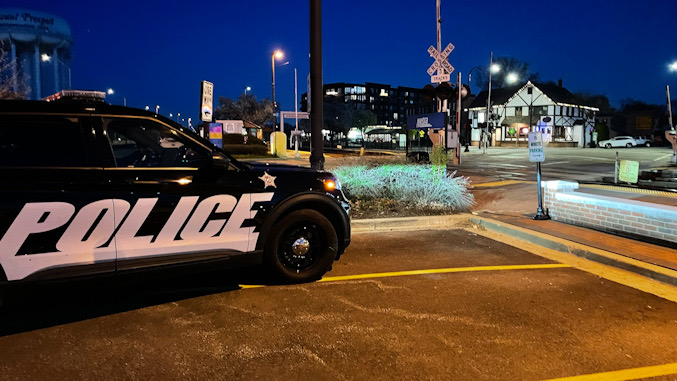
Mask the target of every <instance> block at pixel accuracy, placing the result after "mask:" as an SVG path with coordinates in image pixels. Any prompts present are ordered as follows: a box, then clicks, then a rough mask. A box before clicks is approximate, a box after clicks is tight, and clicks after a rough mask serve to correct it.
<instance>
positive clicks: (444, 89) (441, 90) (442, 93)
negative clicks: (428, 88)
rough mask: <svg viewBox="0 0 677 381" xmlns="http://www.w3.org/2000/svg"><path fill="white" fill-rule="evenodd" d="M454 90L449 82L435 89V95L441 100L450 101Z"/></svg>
mask: <svg viewBox="0 0 677 381" xmlns="http://www.w3.org/2000/svg"><path fill="white" fill-rule="evenodd" d="M453 90H454V89H452V88H451V85H449V83H448V82H442V83H440V84H439V85H437V87H436V88H435V94H437V97H438V98H439V99H449V98H450V97H451V94H452V92H453Z"/></svg>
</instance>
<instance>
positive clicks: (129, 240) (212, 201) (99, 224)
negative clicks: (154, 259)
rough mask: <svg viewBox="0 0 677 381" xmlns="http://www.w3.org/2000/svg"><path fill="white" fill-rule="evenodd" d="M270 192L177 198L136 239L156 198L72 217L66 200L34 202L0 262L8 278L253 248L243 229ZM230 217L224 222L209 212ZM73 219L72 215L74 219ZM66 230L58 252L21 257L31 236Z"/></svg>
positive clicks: (109, 204)
mask: <svg viewBox="0 0 677 381" xmlns="http://www.w3.org/2000/svg"><path fill="white" fill-rule="evenodd" d="M273 194H274V193H273V192H267V193H247V194H243V195H242V196H241V197H240V199H239V200H238V199H236V198H235V197H234V196H231V195H227V194H219V195H214V196H211V197H208V198H205V199H203V200H202V201H200V200H199V197H198V196H184V197H181V199H180V200H179V202H178V203H177V205H176V207H175V208H174V210H173V211H172V213H171V215H170V216H169V218H168V219H167V221H166V222H165V223H164V226H163V227H162V229H161V230H160V232H159V233H158V234H156V235H142V236H138V235H137V234H138V232H139V230H140V229H141V226H142V225H143V223H144V222H145V221H146V220H147V219H148V217H149V215H150V214H151V212H152V210H153V208H154V207H155V204H156V203H157V201H158V198H140V199H138V200H137V201H136V203H135V204H134V206H133V207H132V206H131V205H130V203H129V202H128V201H126V200H121V199H105V200H99V201H95V202H92V203H89V204H87V205H85V206H83V207H82V208H81V209H80V210H79V211H77V213H76V208H75V207H74V206H73V205H72V204H70V203H67V202H35V203H27V204H25V205H24V206H23V208H22V209H21V211H20V212H19V214H18V215H17V216H16V218H15V219H14V221H13V222H12V224H11V226H10V227H9V229H7V232H6V233H5V234H4V236H3V237H2V239H1V240H0V264H2V268H3V269H4V270H5V272H6V275H7V280H10V281H11V280H19V279H23V278H25V277H27V276H29V275H31V274H33V273H35V272H38V271H41V270H45V269H48V268H52V267H60V266H66V265H74V264H93V263H97V262H105V261H114V260H116V259H117V260H127V259H135V258H142V257H151V256H161V255H170V254H176V253H186V252H188V253H190V252H205V251H218V250H234V251H240V252H246V251H251V250H254V248H255V247H256V241H257V239H258V235H259V234H258V232H254V229H255V227H253V226H248V227H243V226H242V225H243V223H244V221H245V220H248V219H253V218H254V217H255V216H256V213H257V211H256V210H252V207H253V205H254V204H255V203H257V202H266V201H270V200H271V199H272V198H273ZM214 213H216V214H219V213H231V214H230V217H229V218H228V219H217V218H214V219H212V218H210V217H211V216H212V214H214ZM73 216H74V217H73ZM69 221H70V223H69ZM64 226H65V227H66V229H65V231H64V233H63V234H62V235H61V237H60V238H59V239H58V241H57V242H56V246H55V247H56V251H53V252H46V253H30V254H29V253H22V252H21V248H22V246H23V245H24V243H25V242H26V241H27V240H28V239H29V237H30V236H31V235H32V234H37V233H44V232H49V231H53V230H55V229H59V228H62V227H64Z"/></svg>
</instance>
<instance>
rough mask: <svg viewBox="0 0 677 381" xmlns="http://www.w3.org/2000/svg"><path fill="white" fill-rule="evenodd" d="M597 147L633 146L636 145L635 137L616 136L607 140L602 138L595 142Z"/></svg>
mask: <svg viewBox="0 0 677 381" xmlns="http://www.w3.org/2000/svg"><path fill="white" fill-rule="evenodd" d="M597 145H598V146H599V147H603V148H617V147H628V148H630V147H634V146H636V145H637V142H636V141H635V138H633V137H632V136H616V137H615V138H611V139H608V140H602V141H599V142H597Z"/></svg>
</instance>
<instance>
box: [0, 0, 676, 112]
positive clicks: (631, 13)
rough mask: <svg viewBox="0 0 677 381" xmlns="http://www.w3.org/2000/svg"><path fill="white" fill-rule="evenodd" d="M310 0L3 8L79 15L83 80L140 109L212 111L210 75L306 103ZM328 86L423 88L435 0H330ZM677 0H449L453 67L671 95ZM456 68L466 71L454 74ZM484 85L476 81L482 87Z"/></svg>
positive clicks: (445, 35) (78, 77) (285, 103)
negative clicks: (505, 59)
mask: <svg viewBox="0 0 677 381" xmlns="http://www.w3.org/2000/svg"><path fill="white" fill-rule="evenodd" d="M308 4H309V2H308V1H267V0H260V1H228V0H226V1H199V2H188V1H170V0H168V1H127V0H118V1H103V2H101V1H91V0H88V1H67V0H65V1H53V0H52V1H44V0H43V1H37V0H5V1H3V4H2V7H3V8H9V7H19V8H27V9H35V10H40V11H44V12H48V13H52V14H54V15H56V16H60V17H63V18H64V19H66V21H68V23H69V24H70V27H71V33H72V35H73V40H74V46H73V56H74V57H73V66H72V76H73V78H72V80H73V87H74V88H78V89H93V90H105V89H107V88H109V87H112V88H113V89H115V91H116V94H115V95H113V96H109V97H108V101H109V102H110V103H114V104H122V98H123V97H125V98H126V99H127V104H128V105H129V106H133V107H139V108H144V107H145V106H147V105H148V106H151V108H154V107H155V105H160V113H161V114H163V115H169V113H173V114H174V115H176V113H179V112H180V113H181V115H182V116H190V117H192V118H193V124H196V121H197V120H198V115H199V114H198V102H199V96H200V94H199V91H200V81H202V80H209V81H211V82H213V83H214V93H215V97H216V98H218V97H219V96H227V97H231V98H236V97H238V96H239V95H240V94H242V93H243V91H244V88H245V87H247V86H251V87H252V93H253V94H254V95H256V96H257V98H259V99H264V98H270V97H271V54H272V52H273V51H274V50H275V49H281V50H282V51H284V53H285V57H284V59H283V60H281V61H280V62H278V64H280V63H284V62H287V61H289V63H288V64H287V65H283V66H278V67H277V68H276V100H277V101H278V103H279V104H280V105H281V107H282V109H283V110H293V109H294V68H297V69H298V77H299V99H300V95H301V94H302V93H303V92H305V91H306V78H307V75H308V72H309V58H308V53H309V36H308V33H309V20H308ZM322 7H323V9H322V11H323V20H322V27H323V63H324V83H331V82H351V83H364V82H366V81H368V82H377V83H385V84H390V85H393V86H410V87H423V86H424V85H425V84H427V83H429V81H430V77H429V76H428V75H427V73H426V70H427V68H428V67H429V66H430V65H431V64H432V63H433V59H432V58H430V57H429V55H428V53H427V52H426V50H427V48H428V46H430V45H435V44H436V26H435V1H434V0H426V1H412V0H340V1H338V0H333V1H331V0H330V1H327V0H325V1H324V2H323V4H322ZM676 18H677V1H675V0H647V1H629V0H569V1H557V2H555V1H532V0H522V1H519V0H517V1H505V0H501V1H495V0H487V1H472V2H471V1H449V0H442V20H443V22H442V44H443V47H444V45H446V44H447V43H449V42H451V43H453V44H454V45H455V46H456V49H455V50H454V51H453V52H452V53H451V55H450V56H449V61H450V63H451V64H452V65H453V66H454V67H455V68H456V71H459V70H460V71H461V72H462V74H463V81H464V82H466V81H467V72H468V70H470V69H471V68H472V67H474V66H477V65H486V64H488V61H489V52H490V51H492V50H493V52H494V56H512V57H515V58H517V59H519V60H522V61H526V62H529V63H530V64H531V69H532V71H535V72H538V73H539V74H540V76H541V80H544V81H557V80H558V79H560V78H561V79H562V80H563V82H564V86H565V87H566V88H567V89H569V90H570V91H572V92H578V91H583V92H590V93H594V94H605V95H606V96H608V97H609V99H610V100H611V104H612V106H616V107H618V106H620V103H621V101H622V100H624V99H626V98H633V99H637V100H641V101H645V102H647V103H654V104H664V103H665V85H666V84H669V85H671V88H674V89H675V90H674V91H673V98H677V73H670V72H669V71H668V64H669V63H671V62H673V61H675V60H677V38H676V37H677V23H676V22H675V20H676ZM452 77H453V78H455V75H454V76H452ZM477 91H478V89H476V88H473V92H475V93H477Z"/></svg>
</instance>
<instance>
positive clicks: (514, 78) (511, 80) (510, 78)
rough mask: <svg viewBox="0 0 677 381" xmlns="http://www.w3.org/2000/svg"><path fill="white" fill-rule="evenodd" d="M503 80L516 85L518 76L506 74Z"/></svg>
mask: <svg viewBox="0 0 677 381" xmlns="http://www.w3.org/2000/svg"><path fill="white" fill-rule="evenodd" d="M505 80H506V81H507V82H508V83H510V84H513V83H516V82H517V81H518V80H519V76H518V75H517V73H508V75H506V76H505Z"/></svg>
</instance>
